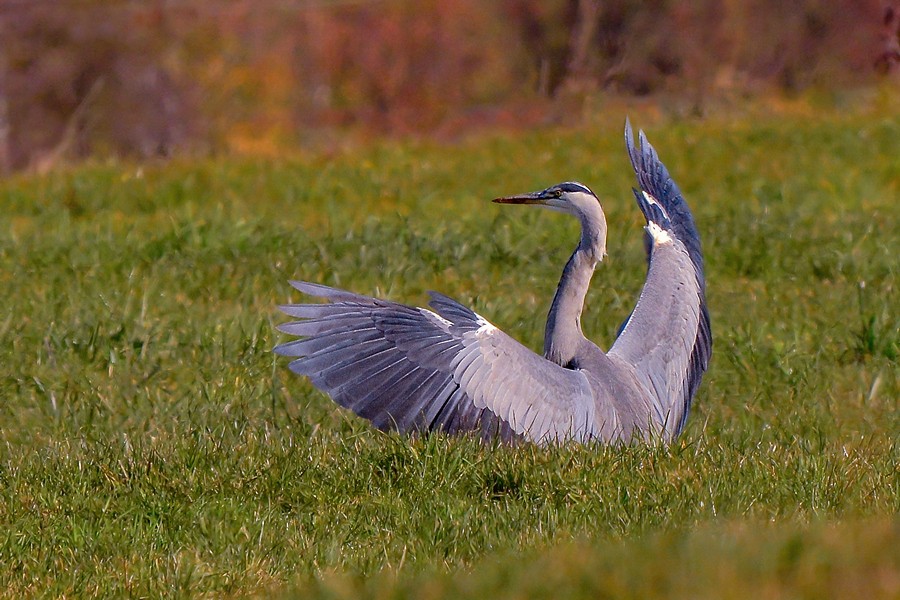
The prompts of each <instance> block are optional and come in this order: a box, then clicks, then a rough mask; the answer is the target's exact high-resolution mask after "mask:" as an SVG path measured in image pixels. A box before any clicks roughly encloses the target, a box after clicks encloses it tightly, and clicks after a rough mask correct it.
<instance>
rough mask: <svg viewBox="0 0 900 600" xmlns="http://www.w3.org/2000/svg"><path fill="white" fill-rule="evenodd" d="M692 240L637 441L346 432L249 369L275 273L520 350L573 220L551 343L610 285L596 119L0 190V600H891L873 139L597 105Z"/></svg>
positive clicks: (885, 241)
mask: <svg viewBox="0 0 900 600" xmlns="http://www.w3.org/2000/svg"><path fill="white" fill-rule="evenodd" d="M632 118H633V120H634V122H635V124H636V125H639V126H643V127H645V128H646V129H647V130H648V134H649V136H650V138H651V140H652V141H653V142H654V144H655V145H656V147H657V149H658V150H659V152H660V154H661V157H662V158H663V160H664V161H665V162H666V164H667V165H668V166H669V168H670V170H671V171H672V173H673V174H674V176H675V178H676V180H677V181H678V182H679V184H680V185H681V187H682V190H683V191H684V193H685V195H686V196H687V198H688V200H689V202H690V203H691V206H692V208H693V209H694V214H695V216H696V220H697V222H698V226H699V228H700V231H701V233H702V235H703V243H704V250H705V252H706V260H707V278H708V298H709V305H710V311H711V314H712V322H713V333H714V337H715V344H714V355H713V361H712V364H711V367H710V370H709V372H708V374H707V376H706V378H705V380H704V383H703V386H702V387H701V389H700V392H699V395H698V397H697V398H696V400H695V409H694V411H693V413H692V416H691V418H690V420H689V423H688V427H687V429H686V431H685V434H684V435H683V436H682V437H681V438H679V440H678V441H677V442H676V443H675V444H674V445H673V446H671V447H669V448H662V447H647V446H635V447H625V448H603V447H563V448H548V449H541V448H535V447H521V448H515V449H510V448H504V447H499V448H498V447H483V446H481V445H479V444H478V443H476V442H475V441H473V440H469V439H449V438H446V437H441V436H435V437H431V438H427V439H416V440H410V439H406V438H403V437H402V436H397V435H386V434H382V433H379V432H377V431H373V430H372V429H371V428H369V427H368V426H367V425H366V424H365V423H363V422H361V421H360V420H358V419H356V418H355V417H352V416H349V415H348V414H347V413H346V412H344V411H342V410H340V409H337V408H336V407H334V406H333V405H332V404H331V403H330V401H329V400H328V399H327V398H326V397H324V396H323V395H322V394H320V393H319V392H317V391H316V390H314V389H313V388H312V387H311V386H310V385H309V383H308V382H306V381H305V380H303V379H300V378H297V377H294V376H293V375H292V374H291V373H290V372H289V371H288V369H287V366H286V361H285V360H283V359H278V358H276V357H275V356H274V355H273V354H272V352H271V348H272V347H273V346H274V345H275V344H276V343H278V342H279V341H281V340H282V339H283V336H280V335H279V334H277V333H276V332H274V330H273V327H274V325H276V324H277V323H279V322H281V321H283V320H284V317H283V316H281V315H280V314H279V313H278V312H277V311H276V309H275V305H276V304H279V303H284V302H286V301H290V300H298V299H299V295H298V294H296V293H294V292H293V291H292V290H291V289H290V288H289V286H288V285H287V283H286V281H287V280H288V279H291V278H303V279H307V280H312V281H319V282H323V283H327V284H332V285H339V286H344V287H347V288H350V289H353V290H354V291H358V292H362V293H371V294H377V295H382V296H387V297H390V298H391V299H394V300H398V301H403V302H407V303H423V302H425V301H426V296H425V291H426V290H428V289H437V290H440V291H442V292H444V293H446V294H448V295H450V296H452V297H455V298H457V299H458V300H460V301H462V302H464V303H467V304H470V305H471V306H473V307H474V308H475V309H476V310H478V311H479V312H480V313H481V314H484V315H485V316H487V317H488V318H490V319H491V320H492V321H493V322H494V323H496V324H497V325H499V326H501V327H503V328H505V329H506V330H507V331H509V332H510V333H512V334H513V335H514V336H515V337H517V338H518V339H520V340H521V341H523V342H524V343H526V344H527V345H529V346H531V347H532V348H539V347H540V343H541V335H542V332H543V322H544V317H545V315H546V310H547V308H548V306H549V302H550V299H551V297H552V293H553V290H554V288H555V286H556V283H557V280H558V277H559V273H560V270H561V268H562V265H563V264H564V262H565V261H566V259H567V258H568V256H569V253H570V251H571V249H572V247H573V245H574V242H575V239H576V235H577V224H576V223H575V222H573V221H572V220H570V219H567V218H565V217H562V216H559V215H555V214H552V213H549V212H543V211H537V210H528V209H524V208H522V207H501V206H496V205H492V204H490V203H489V202H488V201H489V199H491V198H493V197H495V196H497V195H500V194H506V193H514V192H521V191H530V190H532V189H538V188H541V187H544V186H546V185H549V184H552V183H556V182H559V181H564V180H569V179H577V180H580V181H583V182H585V183H587V184H588V185H590V186H591V187H592V188H593V189H594V190H595V191H596V192H597V194H598V195H599V196H600V198H601V200H602V201H603V203H604V206H605V209H606V213H607V218H608V220H609V229H610V241H609V258H608V260H607V261H606V262H605V263H603V264H602V265H600V267H599V268H598V271H597V274H596V276H595V278H594V285H593V288H592V291H591V293H590V294H589V297H588V307H587V310H586V311H585V315H584V329H585V331H586V332H587V333H588V334H589V335H590V336H592V337H593V338H594V339H595V340H597V341H598V342H599V343H600V344H601V346H608V345H609V344H610V343H611V341H612V339H613V336H614V332H615V330H616V327H617V326H618V324H619V323H620V322H621V321H622V319H623V318H624V317H625V316H626V315H627V314H628V312H629V311H630V309H631V307H632V306H633V303H634V300H635V298H636V296H637V293H638V291H639V289H640V286H641V284H642V281H643V276H644V258H643V249H642V246H641V236H640V233H641V231H640V225H641V222H640V213H639V211H638V209H637V208H636V207H635V206H634V203H633V199H630V191H629V189H630V186H631V185H632V173H631V172H630V166H629V165H628V162H627V157H626V154H625V152H624V149H623V142H622V134H621V126H622V121H623V120H624V115H621V114H611V115H608V116H606V117H603V118H602V119H599V120H598V122H597V123H596V124H595V125H594V126H593V127H592V128H591V129H590V130H586V129H585V130H581V131H571V130H559V129H554V130H546V131H541V132H536V133H528V134H516V135H494V136H485V137H481V138H478V139H477V140H472V141H468V142H462V143H460V144H458V145H455V146H442V147H441V146H432V145H429V144H426V143H422V142H411V143H403V144H401V143H387V142H385V143H379V144H376V145H372V146H368V147H359V148H349V149H346V150H342V151H337V152H333V153H331V154H330V155H324V154H323V155H308V156H294V157H291V158H285V159H279V160H262V159H260V160H252V159H237V158H228V159H225V158H222V159H209V160H198V161H184V162H175V163H168V164H165V165H155V166H154V165H145V166H143V167H137V166H135V165H121V164H96V165H88V166H83V167H79V168H73V169H71V170H67V171H61V172H57V173H52V174H49V175H46V176H43V177H38V176H20V177H16V178H12V179H9V180H7V181H5V182H3V183H2V184H0V207H2V212H0V280H2V283H3V285H4V288H5V293H4V294H3V295H2V298H0V309H2V310H0V399H2V401H0V595H2V596H5V597H10V598H12V597H21V596H23V595H34V596H45V595H47V596H67V597H76V596H78V597H81V596H123V595H132V596H153V597H155V596H170V597H181V596H194V595H214V596H232V595H247V594H262V595H269V594H272V595H275V596H288V597H291V596H296V597H304V598H305V597H321V598H355V597H373V598H394V597H413V596H415V597H420V598H441V597H448V598H449V597H454V598H456V597H471V598H483V597H495V598H521V597H525V596H536V597H540V596H545V597H550V596H555V597H584V598H596V597H634V598H645V597H692V598H697V597H700V598H702V597H709V598H729V597H730V598H744V597H762V598H799V597H810V598H813V597H815V598H819V597H835V598H839V597H860V598H877V597H882V598H896V597H898V596H900V517H898V512H900V467H898V464H900V442H898V437H900V411H898V397H900V377H898V371H900V368H898V363H900V347H898V344H900V332H898V330H900V311H898V307H900V289H898V286H900V280H898V275H900V202H898V201H900V120H898V119H897V118H896V113H889V112H888V111H884V112H879V113H868V112H855V113H854V112H851V113H849V114H837V113H834V112H830V113H828V114H827V115H824V116H819V117H815V118H813V117H804V116H782V117H770V118H756V119H750V118H745V119H737V120H730V121H717V120H715V119H713V120H707V121H684V122H682V121H674V120H670V121H662V120H658V119H654V118H651V117H650V116H647V117H642V116H641V115H640V114H634V113H633V114H632Z"/></svg>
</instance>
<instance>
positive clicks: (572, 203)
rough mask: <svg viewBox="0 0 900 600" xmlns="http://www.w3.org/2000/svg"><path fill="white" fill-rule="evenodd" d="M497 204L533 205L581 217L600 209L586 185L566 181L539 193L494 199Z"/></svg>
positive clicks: (598, 202) (594, 196) (598, 203)
mask: <svg viewBox="0 0 900 600" xmlns="http://www.w3.org/2000/svg"><path fill="white" fill-rule="evenodd" d="M494 202H497V203H498V204H533V205H536V206H545V207H547V208H550V209H552V210H556V211H559V212H563V213H566V214H570V215H574V216H576V217H581V216H582V215H585V214H591V213H595V212H597V211H598V210H599V209H600V201H599V200H598V199H597V196H596V195H594V192H592V191H591V190H590V188H588V187H587V186H586V185H584V184H582V183H578V182H576V181H567V182H565V183H558V184H556V185H552V186H550V187H548V188H547V189H545V190H541V191H539V192H531V193H528V194H518V195H515V196H504V197H502V198H495V199H494Z"/></svg>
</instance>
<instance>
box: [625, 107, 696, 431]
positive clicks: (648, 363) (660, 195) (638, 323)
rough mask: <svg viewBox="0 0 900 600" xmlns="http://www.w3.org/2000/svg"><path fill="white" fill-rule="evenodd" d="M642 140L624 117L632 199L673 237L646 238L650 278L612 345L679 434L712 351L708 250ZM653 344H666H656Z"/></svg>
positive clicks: (673, 186)
mask: <svg viewBox="0 0 900 600" xmlns="http://www.w3.org/2000/svg"><path fill="white" fill-rule="evenodd" d="M638 138H639V142H640V147H639V148H637V147H635V144H634V137H633V134H632V130H631V124H630V123H628V122H626V124H625V145H626V147H627V149H628V154H629V156H630V158H631V164H632V166H633V167H634V171H635V174H636V176H637V181H638V184H639V187H640V191H638V190H635V198H636V199H637V203H638V206H639V207H640V209H641V212H643V213H644V216H645V217H646V219H647V223H648V225H649V224H650V223H654V224H655V225H657V226H658V227H660V229H662V230H664V231H666V232H667V233H668V234H669V235H670V236H671V237H672V238H673V240H674V243H673V244H665V245H658V244H654V243H653V241H652V239H651V238H650V236H649V235H648V236H646V238H645V241H648V242H649V243H647V244H646V247H647V255H648V261H649V263H650V265H649V268H648V273H647V283H646V284H645V286H644V289H643V290H642V292H641V296H640V298H639V300H638V305H637V306H636V307H635V313H633V314H632V316H631V317H629V319H628V321H626V323H625V325H624V326H623V328H622V330H621V332H620V334H619V337H618V338H617V340H616V343H615V344H614V345H613V350H615V351H616V352H617V353H619V354H620V355H622V356H623V357H625V356H628V357H629V358H628V360H630V362H631V363H632V364H633V365H635V367H636V369H637V371H638V375H639V376H640V377H642V378H643V379H644V380H645V383H646V384H647V385H649V387H650V389H651V390H652V391H653V392H654V395H655V396H656V398H657V401H658V402H657V406H656V408H657V409H658V410H659V411H660V414H659V415H658V417H659V418H662V419H663V421H662V422H663V423H664V424H665V431H666V433H667V434H668V435H670V436H671V437H674V436H675V435H677V434H678V433H679V432H680V431H681V429H682V428H683V427H684V424H685V422H686V420H687V415H688V411H689V410H690V405H691V399H692V398H693V395H694V393H695V392H696V390H697V388H698V387H699V385H700V381H701V379H702V377H703V373H704V372H705V371H706V369H707V367H708V365H709V359H710V355H711V353H712V333H711V329H710V323H709V312H708V310H707V307H706V281H705V275H704V271H703V254H702V252H701V248H700V235H699V233H698V231H697V227H696V225H695V224H694V218H693V215H692V214H691V211H690V209H689V208H688V205H687V202H685V200H684V197H683V196H682V194H681V191H680V190H679V189H678V186H677V185H676V184H675V181H674V180H673V179H672V177H671V176H670V175H669V171H668V170H667V169H666V167H665V165H663V164H662V162H661V161H660V160H659V157H658V156H657V153H656V150H654V149H653V146H652V145H650V142H649V141H647V137H646V136H645V135H644V133H643V132H639V134H638ZM639 312H640V313H641V314H636V313H639ZM664 315H665V316H664ZM656 342H659V343H664V344H666V346H653V344H655V343H656ZM648 345H651V346H653V347H648ZM665 348H667V350H666V349H665ZM611 352H612V350H611Z"/></svg>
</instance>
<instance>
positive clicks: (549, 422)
mask: <svg viewBox="0 0 900 600" xmlns="http://www.w3.org/2000/svg"><path fill="white" fill-rule="evenodd" d="M292 285H293V286H294V287H295V288H297V289H298V290H300V291H302V292H304V293H306V294H310V295H314V296H319V297H322V298H326V299H328V300H330V301H331V303H329V304H291V305H286V306H282V307H281V309H282V310H283V311H284V312H285V313H286V314H288V315H291V316H294V317H297V318H299V319H301V320H299V321H295V322H292V323H286V324H284V325H281V326H280V327H279V329H280V330H281V331H283V332H285V333H288V334H291V335H298V336H303V338H302V339H299V340H294V341H290V342H286V343H284V344H281V345H279V346H277V347H276V348H275V351H276V352H277V353H279V354H283V355H287V356H294V357H297V358H296V360H294V361H293V362H291V364H290V368H291V370H293V371H294V372H296V373H298V374H300V375H306V376H308V377H309V378H310V380H311V381H312V383H313V384H314V385H315V386H316V387H318V388H319V389H321V390H323V391H325V392H327V393H328V394H329V395H330V396H331V397H332V398H333V399H334V400H335V402H337V403H338V404H340V405H341V406H344V407H346V408H349V409H351V410H352V411H354V412H355V413H356V414H358V415H360V416H362V417H364V418H367V419H369V420H371V421H372V423H373V424H374V425H375V426H377V427H379V428H380V429H398V430H400V431H409V430H418V431H422V430H436V429H441V430H445V431H448V432H451V433H458V432H463V431H475V432H480V434H481V435H482V436H483V437H494V436H497V435H499V437H500V438H501V439H504V440H507V441H509V440H512V439H514V438H515V437H517V436H520V437H525V438H527V439H531V440H533V441H538V442H540V441H550V440H565V439H571V438H574V439H577V440H580V441H584V440H587V439H588V438H590V437H592V436H593V435H594V434H595V430H594V401H593V395H592V392H591V387H590V385H589V384H588V381H587V379H586V378H585V376H584V374H583V373H581V372H578V371H572V370H568V369H563V368H562V367H560V366H558V365H555V364H553V363H551V362H549V361H547V360H545V359H544V358H542V357H540V356H538V355H537V354H535V353H534V352H532V351H531V350H528V349H527V348H525V347H524V346H522V345H521V344H519V343H518V342H516V341H515V340H513V339H512V338H510V337H509V336H507V335H506V334H504V333H503V332H501V331H500V330H498V329H497V328H496V327H494V326H493V325H490V324H489V323H488V322H487V321H485V320H484V319H483V318H482V317H480V316H478V315H477V314H475V313H474V312H472V311H471V310H469V309H468V308H466V307H464V306H462V305H461V304H459V303H457V302H455V301H453V300H451V299H450V298H447V297H446V296H442V295H440V294H435V293H433V294H432V302H431V306H432V308H434V309H435V310H436V311H437V313H435V312H431V311H429V310H426V309H423V308H414V307H410V306H405V305H402V304H396V303H393V302H388V301H384V300H378V299H375V298H369V297H366V296H360V295H357V294H352V293H350V292H345V291H342V290H336V289H333V288H329V287H326V286H321V285H316V284H309V283H304V282H292Z"/></svg>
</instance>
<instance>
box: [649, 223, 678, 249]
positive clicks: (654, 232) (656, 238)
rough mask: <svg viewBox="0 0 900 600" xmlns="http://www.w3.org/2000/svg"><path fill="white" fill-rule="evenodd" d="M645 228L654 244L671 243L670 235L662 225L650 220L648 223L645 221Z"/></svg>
mask: <svg viewBox="0 0 900 600" xmlns="http://www.w3.org/2000/svg"><path fill="white" fill-rule="evenodd" d="M645 229H646V230H647V232H648V233H650V237H652V238H653V242H654V243H655V244H657V245H662V244H671V243H672V236H670V235H669V232H668V231H666V230H665V229H663V228H662V227H660V226H659V225H657V224H656V223H654V222H653V221H650V222H649V223H647V227H645Z"/></svg>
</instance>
